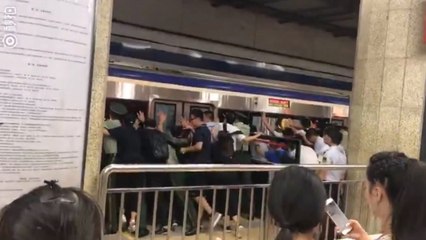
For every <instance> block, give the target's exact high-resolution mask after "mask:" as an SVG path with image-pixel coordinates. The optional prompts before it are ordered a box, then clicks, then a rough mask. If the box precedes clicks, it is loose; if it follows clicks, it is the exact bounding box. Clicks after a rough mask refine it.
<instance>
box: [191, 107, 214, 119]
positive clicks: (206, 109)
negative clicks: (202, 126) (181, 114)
mask: <svg viewBox="0 0 426 240" xmlns="http://www.w3.org/2000/svg"><path fill="white" fill-rule="evenodd" d="M193 109H200V110H201V111H203V112H205V111H209V110H211V107H210V106H191V107H189V112H191V111H192V110H193ZM188 118H189V116H188Z"/></svg>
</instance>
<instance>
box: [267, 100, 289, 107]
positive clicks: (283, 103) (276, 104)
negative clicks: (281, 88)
mask: <svg viewBox="0 0 426 240" xmlns="http://www.w3.org/2000/svg"><path fill="white" fill-rule="evenodd" d="M268 105H269V106H270V107H279V108H290V101H289V100H285V99H278V98H269V99H268Z"/></svg>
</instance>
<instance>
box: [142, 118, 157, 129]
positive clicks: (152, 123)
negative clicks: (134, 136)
mask: <svg viewBox="0 0 426 240" xmlns="http://www.w3.org/2000/svg"><path fill="white" fill-rule="evenodd" d="M145 127H149V128H156V127H157V122H156V121H155V120H154V119H152V118H148V119H147V120H145Z"/></svg>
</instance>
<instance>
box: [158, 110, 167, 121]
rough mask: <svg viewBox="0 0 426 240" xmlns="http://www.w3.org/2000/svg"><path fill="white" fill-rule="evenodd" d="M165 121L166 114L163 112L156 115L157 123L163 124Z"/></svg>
mask: <svg viewBox="0 0 426 240" xmlns="http://www.w3.org/2000/svg"><path fill="white" fill-rule="evenodd" d="M166 120H167V114H166V113H165V112H159V113H158V121H159V122H160V123H164V122H165V121H166Z"/></svg>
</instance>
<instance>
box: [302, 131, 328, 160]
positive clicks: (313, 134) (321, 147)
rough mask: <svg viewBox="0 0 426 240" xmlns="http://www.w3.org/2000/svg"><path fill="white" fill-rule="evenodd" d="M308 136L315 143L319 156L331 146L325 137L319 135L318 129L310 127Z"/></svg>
mask: <svg viewBox="0 0 426 240" xmlns="http://www.w3.org/2000/svg"><path fill="white" fill-rule="evenodd" d="M306 138H307V139H308V141H309V142H311V143H312V144H313V145H314V150H315V152H316V154H317V155H318V156H323V155H324V153H325V152H327V150H328V149H329V148H330V146H328V145H327V144H326V143H325V142H324V138H322V137H321V136H319V134H318V132H317V130H316V129H313V128H310V129H309V130H308V131H307V133H306Z"/></svg>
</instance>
